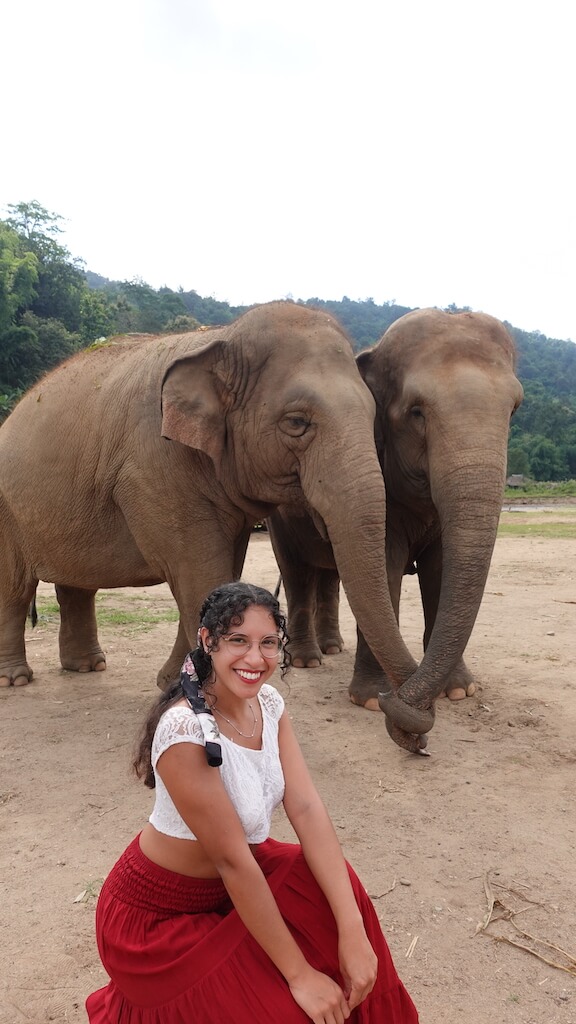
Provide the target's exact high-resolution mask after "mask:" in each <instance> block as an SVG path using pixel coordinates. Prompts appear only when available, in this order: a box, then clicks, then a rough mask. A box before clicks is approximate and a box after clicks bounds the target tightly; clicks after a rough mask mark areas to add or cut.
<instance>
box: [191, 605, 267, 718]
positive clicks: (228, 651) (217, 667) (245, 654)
mask: <svg viewBox="0 0 576 1024" xmlns="http://www.w3.org/2000/svg"><path fill="white" fill-rule="evenodd" d="M278 635H279V634H278V628H277V626H276V623H275V622H274V619H273V617H272V615H271V614H270V612H269V611H268V609H267V608H262V607H260V606H259V605H251V606H250V607H249V608H247V609H246V611H245V612H244V615H243V619H242V622H241V623H240V625H234V626H233V627H231V629H230V632H229V633H227V634H226V635H225V636H223V637H221V638H219V640H218V643H217V649H215V650H213V651H211V657H212V667H213V671H214V680H213V681H211V682H210V684H209V685H208V686H207V687H206V689H207V691H208V692H209V693H210V694H213V695H214V696H215V697H216V698H217V700H218V706H219V708H220V709H221V710H222V711H224V710H226V708H228V709H230V710H232V709H233V708H234V707H236V706H238V703H239V702H240V701H245V700H250V698H251V697H255V696H256V695H257V694H258V692H259V690H260V687H261V686H262V684H263V683H266V682H268V680H269V679H270V677H271V676H272V674H273V673H274V671H275V670H276V668H277V666H278V662H279V657H278V652H277V651H275V650H274V641H273V640H271V639H270V638H271V637H277V636H278ZM230 637H233V638H234V639H232V640H231V639H230ZM239 637H242V639H244V640H245V641H249V642H250V647H249V648H248V650H246V649H245V648H246V644H245V643H244V644H243V643H241V642H240V641H239V640H238V639H237V638H239ZM266 638H267V643H264V644H262V650H264V651H265V653H266V654H268V653H270V654H271V655H272V657H267V656H265V655H264V654H262V651H261V649H260V646H259V645H260V644H261V642H262V641H263V640H265V639H266ZM200 641H201V643H202V644H204V647H205V648H207V649H208V650H209V651H210V647H211V636H210V633H209V631H208V629H207V628H206V627H205V626H203V627H202V628H201V630H200Z"/></svg>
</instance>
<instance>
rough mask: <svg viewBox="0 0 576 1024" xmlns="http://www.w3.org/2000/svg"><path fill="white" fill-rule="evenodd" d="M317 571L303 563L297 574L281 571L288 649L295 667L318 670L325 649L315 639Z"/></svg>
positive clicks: (290, 570)
mask: <svg viewBox="0 0 576 1024" xmlns="http://www.w3.org/2000/svg"><path fill="white" fill-rule="evenodd" d="M317 577H318V570H317V569H314V568H313V567H312V566H310V565H303V564H301V565H300V566H298V571H297V572H294V571H292V569H289V570H288V571H287V572H286V569H285V568H284V569H283V571H282V583H283V584H284V592H285V594H286V604H287V606H288V634H289V636H290V642H289V644H288V650H289V652H290V656H291V658H292V664H293V665H294V667H295V668H318V666H319V665H321V664H322V650H321V648H320V644H319V643H318V640H317V637H316V627H315V614H316V589H317Z"/></svg>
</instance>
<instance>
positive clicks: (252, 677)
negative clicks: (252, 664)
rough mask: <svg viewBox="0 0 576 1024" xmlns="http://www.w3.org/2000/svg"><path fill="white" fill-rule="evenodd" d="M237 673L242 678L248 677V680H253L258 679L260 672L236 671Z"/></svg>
mask: <svg viewBox="0 0 576 1024" xmlns="http://www.w3.org/2000/svg"><path fill="white" fill-rule="evenodd" d="M238 675H239V676H240V677H241V678H242V679H249V680H250V682H253V681H254V680H256V679H260V673H259V672H238Z"/></svg>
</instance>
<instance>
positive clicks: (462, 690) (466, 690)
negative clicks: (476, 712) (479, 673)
mask: <svg viewBox="0 0 576 1024" xmlns="http://www.w3.org/2000/svg"><path fill="white" fill-rule="evenodd" d="M475 693H476V683H468V686H466V687H464V686H455V687H454V688H453V689H451V690H449V689H448V687H446V689H444V690H442V693H439V694H438V696H439V697H448V700H465V698H466V697H473V696H474V694H475Z"/></svg>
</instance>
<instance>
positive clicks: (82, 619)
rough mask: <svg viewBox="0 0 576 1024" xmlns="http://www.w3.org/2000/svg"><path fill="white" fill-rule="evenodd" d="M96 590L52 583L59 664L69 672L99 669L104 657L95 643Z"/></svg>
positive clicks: (97, 643) (95, 670)
mask: <svg viewBox="0 0 576 1024" xmlns="http://www.w3.org/2000/svg"><path fill="white" fill-rule="evenodd" d="M97 593H98V591H96V590H82V589H81V588H80V587H68V586H63V585H62V584H57V585H56V597H57V600H58V604H59V605H60V634H59V644H60V663H61V665H62V668H66V669H69V670H70V671H72V672H103V671H104V669H105V668H106V656H105V654H104V651H103V650H102V648H101V647H100V644H99V642H98V626H97V623H96V607H95V600H94V599H95V597H96V594H97Z"/></svg>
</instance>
